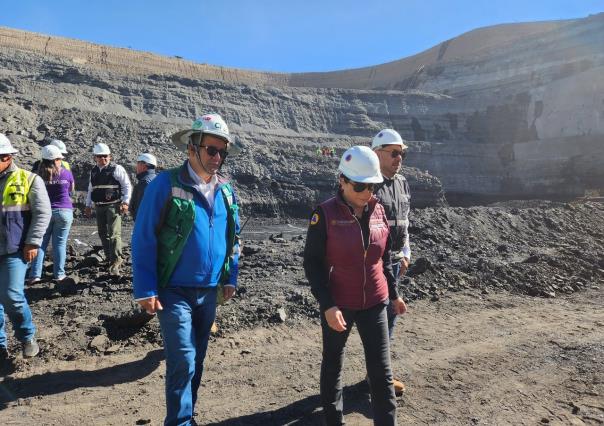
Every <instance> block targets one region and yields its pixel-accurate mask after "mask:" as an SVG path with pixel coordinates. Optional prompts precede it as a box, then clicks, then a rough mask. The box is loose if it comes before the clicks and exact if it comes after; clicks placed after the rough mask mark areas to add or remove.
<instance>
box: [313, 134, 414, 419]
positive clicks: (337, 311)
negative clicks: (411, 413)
mask: <svg viewBox="0 0 604 426" xmlns="http://www.w3.org/2000/svg"><path fill="white" fill-rule="evenodd" d="M338 169H339V171H340V172H341V174H340V177H339V189H338V192H337V194H336V196H335V197H333V198H330V199H329V200H327V201H325V202H324V203H322V204H321V205H320V206H318V207H317V208H316V209H315V211H314V212H313V215H312V217H311V220H310V225H309V227H308V233H307V238H306V247H305V249H304V270H305V272H306V277H307V278H308V280H309V282H310V285H311V290H312V293H313V295H314V296H315V297H316V298H317V300H318V301H319V306H320V310H321V328H322V332H323V362H322V363H321V403H322V405H323V414H324V416H325V420H326V423H327V424H328V425H340V424H343V420H344V419H343V400H342V381H341V372H342V364H343V361H344V346H345V345H346V340H347V339H348V336H349V334H350V330H351V328H352V325H353V324H356V326H357V329H358V332H359V336H360V337H361V340H362V342H363V348H364V350H365V364H366V367H367V376H368V379H369V383H370V388H371V403H372V406H373V413H374V420H373V421H374V424H376V425H380V426H381V425H395V424H396V399H395V395H394V387H393V385H392V370H391V368H390V344H389V339H388V320H387V316H386V306H388V303H392V304H393V307H394V311H395V312H397V313H398V314H403V313H405V311H406V310H407V307H406V305H405V302H404V301H403V299H402V298H401V297H399V295H398V293H397V290H396V285H395V277H394V275H393V273H392V265H391V261H390V240H389V238H388V234H389V227H388V220H387V219H386V215H385V213H384V209H383V207H382V206H381V205H380V204H379V203H378V202H377V199H376V198H375V197H374V196H373V188H374V185H375V184H376V183H379V182H381V181H382V179H383V178H382V174H381V172H380V164H379V159H378V157H377V155H376V154H375V153H374V152H373V151H372V150H371V149H369V148H368V147H364V146H353V147H352V148H350V149H348V150H347V151H346V152H345V153H344V155H343V156H342V159H341V160H340V166H339V168H338Z"/></svg>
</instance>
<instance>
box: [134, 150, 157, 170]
mask: <svg viewBox="0 0 604 426" xmlns="http://www.w3.org/2000/svg"><path fill="white" fill-rule="evenodd" d="M136 161H142V162H143V163H147V164H151V165H152V166H154V167H157V158H155V155H153V154H149V153H148V152H145V153H144V154H141V155H139V156H138V157H136Z"/></svg>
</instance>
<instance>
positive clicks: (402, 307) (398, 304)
mask: <svg viewBox="0 0 604 426" xmlns="http://www.w3.org/2000/svg"><path fill="white" fill-rule="evenodd" d="M390 303H392V310H393V311H394V313H395V314H397V315H402V314H404V313H405V312H407V305H406V304H405V301H404V300H403V299H402V298H401V297H397V298H396V299H393V300H391V301H390Z"/></svg>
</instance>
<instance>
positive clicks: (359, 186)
mask: <svg viewBox="0 0 604 426" xmlns="http://www.w3.org/2000/svg"><path fill="white" fill-rule="evenodd" d="M343 177H344V182H346V183H349V184H351V185H352V189H353V191H354V192H357V193H359V194H360V193H361V192H363V191H369V192H373V191H374V190H375V183H361V182H354V181H352V180H350V179H348V178H347V177H346V176H343Z"/></svg>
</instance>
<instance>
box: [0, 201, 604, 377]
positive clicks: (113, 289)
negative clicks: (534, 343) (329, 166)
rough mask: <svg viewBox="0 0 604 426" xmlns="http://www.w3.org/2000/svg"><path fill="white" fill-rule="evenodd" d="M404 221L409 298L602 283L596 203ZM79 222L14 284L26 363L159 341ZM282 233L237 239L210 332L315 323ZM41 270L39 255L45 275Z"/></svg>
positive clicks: (434, 211)
mask: <svg viewBox="0 0 604 426" xmlns="http://www.w3.org/2000/svg"><path fill="white" fill-rule="evenodd" d="M411 221H412V225H411V242H412V265H411V267H410V269H409V273H408V274H407V277H405V278H404V280H403V281H402V283H401V286H400V290H401V292H402V294H403V295H404V297H405V299H406V300H407V301H410V302H411V303H413V300H415V299H420V298H422V299H428V300H438V299H439V298H440V297H441V296H442V295H443V294H444V293H445V292H457V291H461V290H464V291H465V292H466V293H468V292H469V293H473V294H476V295H477V296H479V295H482V294H485V293H488V292H493V291H509V292H513V293H518V294H525V295H529V296H537V297H547V298H551V297H557V296H559V295H562V294H567V293H572V292H575V291H581V290H584V289H587V288H591V289H596V288H600V289H601V287H602V285H603V284H604V205H603V204H601V203H584V204H561V203H550V202H528V203H527V202H517V203H515V204H513V205H505V206H504V205H502V206H497V207H495V206H494V207H474V208H468V209H465V208H450V207H444V208H428V209H422V210H417V209H416V210H413V212H412V219H411ZM81 226H82V225H78V226H76V227H75V228H74V230H73V232H72V234H74V235H86V234H88V235H87V236H82V237H78V240H77V241H75V239H74V238H72V239H71V241H70V243H71V245H70V249H69V260H68V264H67V272H68V274H69V277H70V278H69V279H67V280H65V281H63V282H60V283H55V282H53V281H50V280H49V279H46V280H43V281H42V282H40V283H36V284H34V285H32V286H29V287H27V289H26V293H27V297H28V300H29V301H30V304H31V307H32V311H33V316H34V318H35V321H36V324H37V326H38V329H39V333H38V335H39V339H40V341H41V346H42V352H41V354H40V360H39V361H38V360H35V361H34V362H45V361H48V360H49V359H62V360H72V359H76V358H80V357H84V356H87V355H90V354H99V355H102V354H108V353H115V352H123V351H129V350H131V349H134V348H138V347H148V348H153V347H159V346H160V345H161V336H160V333H159V325H158V323H157V320H155V319H153V318H150V317H149V316H148V315H146V314H145V313H142V312H140V310H138V308H137V307H136V305H135V302H133V300H132V296H131V276H130V263H129V260H128V261H127V262H126V266H125V268H124V270H123V276H113V275H109V274H107V272H106V267H105V266H104V263H103V262H104V260H103V258H102V255H101V254H100V247H98V246H96V247H94V248H91V247H90V246H87V245H83V244H84V243H83V242H82V241H81V240H80V239H79V238H81V239H82V240H84V241H86V242H88V243H97V241H96V237H95V236H94V235H93V236H90V232H89V231H88V229H90V227H86V228H85V229H84V230H83V231H82V232H79V229H78V227H81ZM246 229H249V228H246ZM291 229H293V230H294V232H293V233H292V232H290V233H285V234H280V235H275V234H273V235H271V236H270V237H269V238H265V239H249V238H250V237H253V238H257V236H254V235H252V234H248V235H249V237H248V239H246V240H245V244H244V246H243V255H242V267H241V273H240V280H239V285H240V287H239V290H238V293H237V295H236V297H235V298H234V299H233V300H232V301H230V302H229V303H227V304H226V305H225V306H222V307H220V308H219V313H218V319H217V323H218V327H219V331H218V334H219V335H227V334H229V333H231V332H232V331H234V330H240V329H245V328H252V327H255V326H258V325H263V326H270V325H271V324H275V323H286V324H287V323H290V324H292V325H293V324H294V323H296V322H299V321H306V320H315V319H318V316H319V311H318V308H317V303H316V302H315V300H314V298H313V296H312V295H311V293H310V290H309V287H308V283H307V281H306V279H305V277H304V271H303V268H302V257H303V250H304V239H305V231H304V228H303V227H292V228H291ZM296 229H297V231H295V230H296ZM244 237H245V231H244ZM126 253H129V251H128V249H127V250H126ZM50 269H51V268H50V262H47V268H46V270H47V273H50ZM11 344H12V345H13V347H11V349H13V350H16V349H17V348H15V347H14V345H15V343H14V342H13V341H12V340H11ZM21 362H24V361H23V360H21V359H15V360H14V363H15V364H14V365H12V367H11V368H20V367H19V365H20V363H21Z"/></svg>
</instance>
